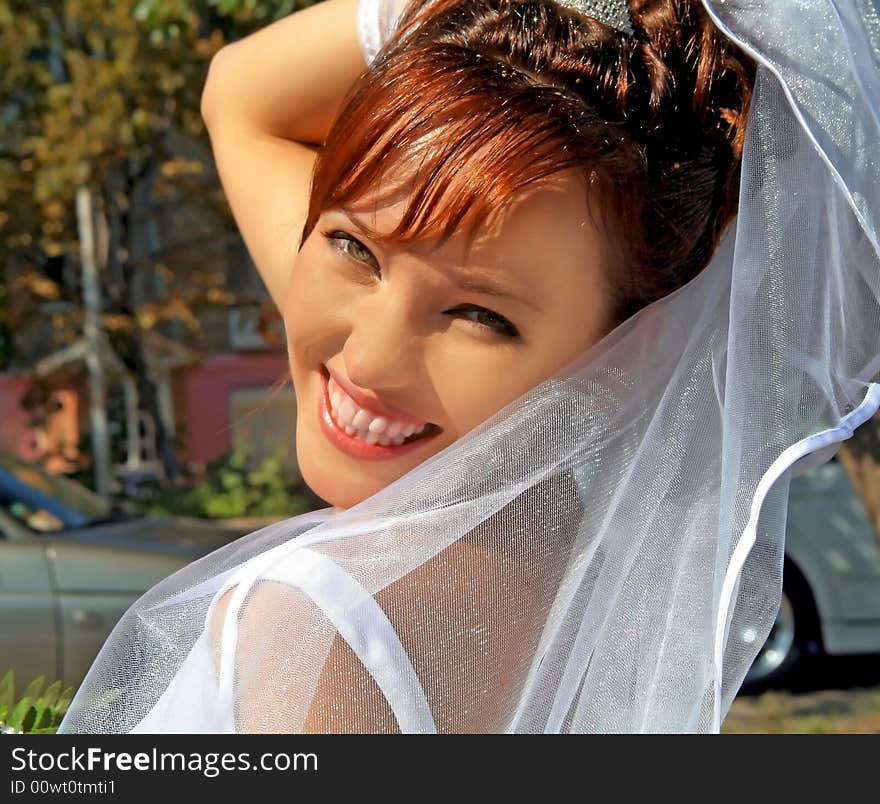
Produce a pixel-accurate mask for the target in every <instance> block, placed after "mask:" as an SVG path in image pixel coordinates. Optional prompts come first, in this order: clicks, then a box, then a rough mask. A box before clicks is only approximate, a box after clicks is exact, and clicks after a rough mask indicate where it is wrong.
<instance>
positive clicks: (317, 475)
mask: <svg viewBox="0 0 880 804" xmlns="http://www.w3.org/2000/svg"><path fill="white" fill-rule="evenodd" d="M302 444H303V439H302V437H301V436H300V435H299V434H297V439H296V460H297V464H298V466H299V472H300V475H301V476H302V479H303V482H304V483H305V484H306V485H307V486H308V487H309V488H310V489H311V490H312V491H313V492H314V493H315V494H317V495H318V496H319V497H320V498H321V499H322V500H324V501H326V502H327V503H328V504H329V505H331V506H335V507H336V508H339V509H346V508H352V507H354V506H355V505H357V504H358V503H359V502H362V501H363V500H365V499H367V497H370V496H371V495H373V494H375V493H376V492H377V491H379V489H378V488H364V489H361V488H358V485H359V484H356V483H352V482H351V481H350V480H347V479H341V478H340V477H339V476H338V475H334V474H333V473H332V472H328V471H327V470H326V468H325V467H324V466H323V465H322V462H321V460H320V458H318V460H315V456H316V455H318V456H320V454H321V453H320V451H318V450H315V448H314V447H309V446H307V445H306V446H304V447H303V446H302Z"/></svg>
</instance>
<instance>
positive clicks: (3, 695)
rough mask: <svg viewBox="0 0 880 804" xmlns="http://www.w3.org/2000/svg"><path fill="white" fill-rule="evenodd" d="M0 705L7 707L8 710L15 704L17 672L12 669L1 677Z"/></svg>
mask: <svg viewBox="0 0 880 804" xmlns="http://www.w3.org/2000/svg"><path fill="white" fill-rule="evenodd" d="M0 705H3V706H5V707H6V711H7V712H9V711H11V710H12V707H14V706H15V673H14V672H13V671H12V670H10V671H9V672H8V673H7V674H6V675H5V676H3V678H2V679H0Z"/></svg>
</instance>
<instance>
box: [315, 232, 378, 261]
mask: <svg viewBox="0 0 880 804" xmlns="http://www.w3.org/2000/svg"><path fill="white" fill-rule="evenodd" d="M325 236H326V237H327V239H328V240H329V241H330V243H331V245H332V246H333V247H334V248H336V249H339V251H341V252H342V253H343V254H345V255H346V256H348V257H351V258H352V259H353V260H355V261H357V262H365V263H369V264H371V265H375V266H376V267H378V263H377V261H376V258H375V257H374V256H373V253H372V252H371V251H370V250H369V249H368V248H367V247H366V246H365V245H364V244H363V243H361V242H360V241H359V240H356V239H355V238H353V237H351V236H350V235H347V234H346V233H345V232H328V233H327V234H326V235H325Z"/></svg>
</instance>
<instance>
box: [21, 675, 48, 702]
mask: <svg viewBox="0 0 880 804" xmlns="http://www.w3.org/2000/svg"><path fill="white" fill-rule="evenodd" d="M45 683H46V676H37V678H35V679H34V680H33V681H31V683H30V684H28V685H27V687H26V688H25V691H24V692H23V693H22V694H21V697H22V698H37V697H38V696H39V694H40V690H42V689H43V684H45Z"/></svg>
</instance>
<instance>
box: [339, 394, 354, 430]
mask: <svg viewBox="0 0 880 804" xmlns="http://www.w3.org/2000/svg"><path fill="white" fill-rule="evenodd" d="M357 411H358V408H357V405H355V404H354V402H352V401H351V400H350V399H343V400H342V404H341V405H340V406H339V418H340V420H341V421H344V422H348V423H349V424H350V423H351V420H352V419H353V418H354V414H355V413H357Z"/></svg>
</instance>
